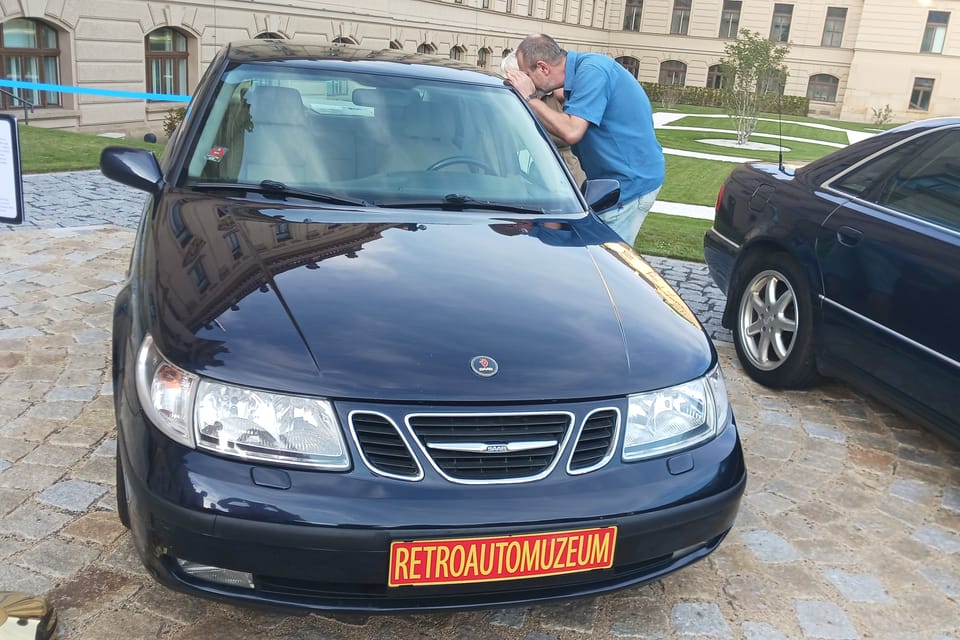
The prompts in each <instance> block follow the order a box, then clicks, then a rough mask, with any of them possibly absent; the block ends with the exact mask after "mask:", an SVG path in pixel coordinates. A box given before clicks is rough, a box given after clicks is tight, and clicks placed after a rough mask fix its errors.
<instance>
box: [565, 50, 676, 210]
mask: <svg viewBox="0 0 960 640" xmlns="http://www.w3.org/2000/svg"><path fill="white" fill-rule="evenodd" d="M563 91H564V95H565V100H564V103H563V111H564V113H567V114H570V115H573V116H579V117H581V118H583V119H584V120H586V121H587V122H589V123H590V126H589V127H587V131H586V133H584V134H583V138H581V139H580V142H578V143H577V144H575V145H573V152H574V153H575V154H576V156H577V158H579V159H580V164H581V166H582V167H583V171H584V173H586V174H587V177H588V178H611V179H614V180H619V181H620V202H622V203H625V202H630V201H632V200H636V199H637V198H639V197H640V196H642V195H643V194H645V193H649V192H651V191H653V190H654V189H656V188H657V187H659V186H661V185H662V184H663V176H664V164H663V150H662V149H661V148H660V143H659V142H657V138H656V136H655V135H654V133H653V109H652V108H651V107H650V100H649V99H648V98H647V94H646V92H644V90H643V87H641V86H640V83H639V82H637V79H636V78H634V77H633V76H632V75H630V72H629V71H627V70H626V69H624V68H623V67H622V66H620V63H619V62H617V61H616V60H614V59H613V58H610V57H608V56H605V55H602V54H599V53H577V52H576V51H568V52H567V66H566V75H565V78H564V84H563Z"/></svg>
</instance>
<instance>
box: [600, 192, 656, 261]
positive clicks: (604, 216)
mask: <svg viewBox="0 0 960 640" xmlns="http://www.w3.org/2000/svg"><path fill="white" fill-rule="evenodd" d="M658 193H660V187H657V188H656V189H654V190H653V191H651V192H649V193H645V194H643V195H642V196H640V197H639V198H637V199H636V200H631V201H630V202H622V203H620V204H618V205H617V206H615V207H612V208H610V209H607V210H606V211H603V212H601V213H599V214H597V215H599V216H600V219H601V220H603V221H604V222H606V223H607V226H608V227H610V228H611V229H613V230H614V231H616V232H617V235H619V236H620V237H621V238H623V241H624V242H626V243H627V244H629V245H630V246H631V247H632V246H633V243H634V242H635V241H636V239H637V234H638V233H640V225H642V224H643V221H644V220H645V219H646V217H647V214H648V213H649V212H650V207H652V206H653V203H654V202H656V200H657V194H658Z"/></svg>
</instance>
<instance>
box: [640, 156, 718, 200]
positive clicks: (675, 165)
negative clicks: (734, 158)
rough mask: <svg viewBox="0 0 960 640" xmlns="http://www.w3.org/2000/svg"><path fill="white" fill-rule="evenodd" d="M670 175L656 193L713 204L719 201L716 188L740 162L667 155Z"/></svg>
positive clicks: (663, 196)
mask: <svg viewBox="0 0 960 640" xmlns="http://www.w3.org/2000/svg"><path fill="white" fill-rule="evenodd" d="M664 158H665V160H666V162H667V177H666V180H664V181H663V188H662V189H660V194H659V196H657V197H658V198H659V199H660V200H666V201H667V202H682V203H684V204H702V205H706V206H708V207H712V206H713V205H715V204H716V202H717V191H718V190H719V189H720V185H721V184H723V181H724V180H726V179H727V176H728V175H730V172H731V171H733V169H734V167H736V166H737V165H736V164H735V163H733V162H721V161H719V160H698V159H697V158H687V157H684V156H674V155H669V154H667V155H665V156H664Z"/></svg>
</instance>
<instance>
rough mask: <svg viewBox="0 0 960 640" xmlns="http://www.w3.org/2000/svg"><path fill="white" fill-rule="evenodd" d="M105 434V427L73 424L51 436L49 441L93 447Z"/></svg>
mask: <svg viewBox="0 0 960 640" xmlns="http://www.w3.org/2000/svg"><path fill="white" fill-rule="evenodd" d="M111 426H112V425H111ZM105 435H107V431H106V430H104V429H98V428H95V427H87V426H78V425H75V424H72V425H69V426H67V427H66V428H63V429H60V430H59V431H57V433H55V434H53V435H52V436H50V439H49V440H48V442H50V443H51V444H59V445H64V446H70V447H92V446H93V445H94V444H95V443H97V442H100V440H101V439H103V436H105Z"/></svg>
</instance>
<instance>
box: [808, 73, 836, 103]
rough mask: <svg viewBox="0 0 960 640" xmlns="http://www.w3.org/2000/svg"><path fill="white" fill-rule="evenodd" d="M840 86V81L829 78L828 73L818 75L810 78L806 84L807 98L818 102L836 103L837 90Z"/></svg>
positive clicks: (833, 77) (834, 77)
mask: <svg viewBox="0 0 960 640" xmlns="http://www.w3.org/2000/svg"><path fill="white" fill-rule="evenodd" d="M839 86H840V79H839V78H837V77H836V76H831V75H830V74H828V73H818V74H817V75H815V76H810V81H809V83H807V97H808V98H810V99H811V100H817V101H819V102H836V101H837V88H838V87H839Z"/></svg>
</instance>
